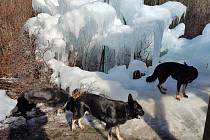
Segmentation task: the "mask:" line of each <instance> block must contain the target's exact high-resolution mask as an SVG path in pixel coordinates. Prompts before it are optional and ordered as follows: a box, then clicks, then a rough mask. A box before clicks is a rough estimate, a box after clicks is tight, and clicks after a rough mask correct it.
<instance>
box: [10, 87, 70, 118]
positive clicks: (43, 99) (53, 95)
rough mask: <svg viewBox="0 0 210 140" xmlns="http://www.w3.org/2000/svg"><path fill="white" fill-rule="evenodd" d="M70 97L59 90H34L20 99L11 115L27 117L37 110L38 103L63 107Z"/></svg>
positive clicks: (25, 93)
mask: <svg viewBox="0 0 210 140" xmlns="http://www.w3.org/2000/svg"><path fill="white" fill-rule="evenodd" d="M68 97H69V95H68V94H67V93H66V92H65V91H64V90H62V89H59V88H41V89H32V90H29V91H26V92H24V93H23V94H22V95H21V96H20V97H18V99H17V104H16V107H15V108H14V109H13V110H12V111H11V115H12V116H19V115H21V116H23V117H27V115H26V113H27V112H28V111H31V110H32V109H33V108H35V107H36V104H37V103H46V104H47V105H48V106H51V107H61V106H64V104H65V103H66V102H67V100H68Z"/></svg>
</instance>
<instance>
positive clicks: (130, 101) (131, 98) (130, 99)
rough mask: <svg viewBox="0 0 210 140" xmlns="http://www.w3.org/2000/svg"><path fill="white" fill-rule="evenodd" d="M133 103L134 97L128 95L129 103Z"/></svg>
mask: <svg viewBox="0 0 210 140" xmlns="http://www.w3.org/2000/svg"><path fill="white" fill-rule="evenodd" d="M132 102H133V97H132V95H131V94H129V95H128V103H132Z"/></svg>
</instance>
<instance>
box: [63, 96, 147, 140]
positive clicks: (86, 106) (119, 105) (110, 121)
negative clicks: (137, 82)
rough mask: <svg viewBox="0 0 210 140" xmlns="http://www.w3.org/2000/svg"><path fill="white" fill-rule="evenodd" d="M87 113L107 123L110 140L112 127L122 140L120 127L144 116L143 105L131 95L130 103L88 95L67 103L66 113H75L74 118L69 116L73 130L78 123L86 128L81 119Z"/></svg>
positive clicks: (129, 97)
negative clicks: (128, 121)
mask: <svg viewBox="0 0 210 140" xmlns="http://www.w3.org/2000/svg"><path fill="white" fill-rule="evenodd" d="M86 111H88V112H89V113H90V114H91V115H93V116H94V117H96V118H97V119H99V120H100V121H102V122H105V123H106V127H105V129H106V130H108V131H109V134H108V139H111V138H112V136H111V130H112V127H116V135H117V138H118V139H122V137H121V136H120V132H119V125H120V124H124V123H125V122H126V121H127V120H131V119H134V118H140V116H143V115H144V111H143V109H142V107H141V105H140V104H138V102H137V101H135V100H133V98H132V96H131V94H129V96H128V102H123V101H116V100H111V99H107V98H105V97H102V96H99V95H95V94H90V93H86V94H82V95H80V96H79V97H78V98H76V99H74V98H73V97H70V98H69V100H68V102H67V105H66V113H68V112H72V113H73V114H72V115H73V116H70V117H68V116H67V120H68V123H69V125H70V127H71V129H72V128H74V125H75V123H77V121H78V124H79V127H80V128H84V126H82V124H81V118H82V117H83V116H84V114H85V112H86ZM66 115H67V114H66ZM72 119H73V122H72Z"/></svg>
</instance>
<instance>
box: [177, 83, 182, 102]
mask: <svg viewBox="0 0 210 140" xmlns="http://www.w3.org/2000/svg"><path fill="white" fill-rule="evenodd" d="M181 85H182V84H181V83H180V82H177V91H176V99H177V100H180V99H181V96H180V95H179V91H180V88H181Z"/></svg>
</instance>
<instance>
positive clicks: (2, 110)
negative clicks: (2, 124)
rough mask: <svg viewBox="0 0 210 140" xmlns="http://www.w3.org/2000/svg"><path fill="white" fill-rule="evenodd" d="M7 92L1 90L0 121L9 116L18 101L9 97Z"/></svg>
mask: <svg viewBox="0 0 210 140" xmlns="http://www.w3.org/2000/svg"><path fill="white" fill-rule="evenodd" d="M5 92H6V91H5V90H0V121H1V120H3V119H5V117H6V116H7V115H9V113H10V111H11V110H12V109H13V108H14V107H15V105H16V103H17V101H16V100H13V99H11V98H10V97H8V96H7V95H6V93H5Z"/></svg>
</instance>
